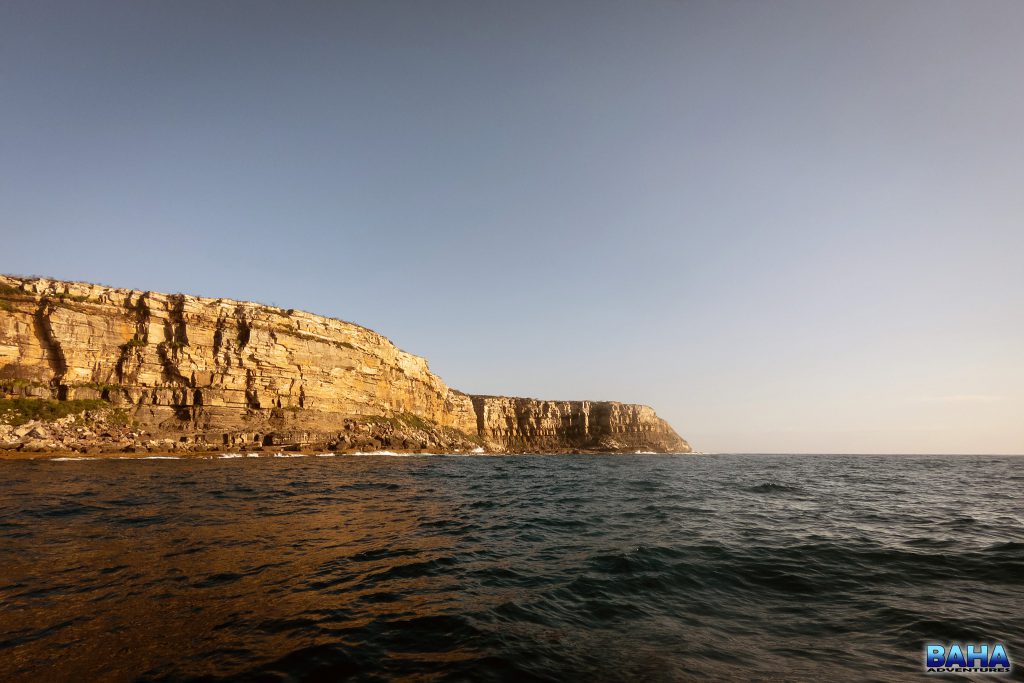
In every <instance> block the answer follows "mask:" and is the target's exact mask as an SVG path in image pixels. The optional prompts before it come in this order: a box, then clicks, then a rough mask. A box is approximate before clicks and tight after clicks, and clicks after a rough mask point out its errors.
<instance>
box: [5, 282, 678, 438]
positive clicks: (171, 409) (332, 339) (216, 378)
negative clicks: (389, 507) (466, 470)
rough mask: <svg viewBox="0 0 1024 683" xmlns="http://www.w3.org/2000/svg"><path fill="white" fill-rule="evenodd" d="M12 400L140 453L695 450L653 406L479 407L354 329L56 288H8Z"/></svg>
mask: <svg viewBox="0 0 1024 683" xmlns="http://www.w3.org/2000/svg"><path fill="white" fill-rule="evenodd" d="M0 390H2V391H4V392H5V393H6V395H7V396H8V397H15V396H17V397H33V398H37V399H49V400H59V401H69V402H75V401H78V402H83V401H102V402H103V403H102V404H101V405H108V404H109V405H110V406H111V407H112V408H117V409H118V410H120V411H123V412H125V413H126V414H127V415H128V417H129V419H130V421H131V424H132V425H134V426H135V431H134V432H130V433H132V434H136V433H137V434H136V436H134V437H131V438H127V440H128V441H129V444H128V446H129V447H130V446H132V445H133V444H135V443H136V442H142V443H149V444H153V443H155V444H157V447H160V446H159V445H160V444H165V445H166V443H174V444H192V445H194V446H195V447H197V448H201V447H222V446H234V445H240V444H245V445H246V446H250V447H251V446H255V447H259V446H263V445H267V446H293V447H295V446H300V447H302V446H309V447H334V448H336V449H339V450H343V449H357V448H366V447H371V448H372V447H389V448H403V449H414V450H415V449H439V450H471V449H474V448H480V447H482V448H484V449H486V450H488V451H534V452H561V451H567V450H605V451H622V450H655V451H662V452H688V451H689V446H688V445H687V444H686V442H685V441H683V440H682V439H681V438H680V437H679V436H678V435H677V434H676V433H675V432H674V431H673V430H672V428H671V427H670V426H669V425H668V424H667V423H665V422H664V421H663V420H661V419H660V418H658V417H657V416H656V415H655V414H654V411H653V410H651V409H650V408H648V407H646V406H637V405H625V404H619V403H609V402H588V401H571V402H558V401H538V400H533V399H521V398H503V397H492V396H476V397H473V396H468V395H466V394H463V393H461V392H458V391H456V390H454V389H451V388H450V387H448V386H447V385H446V384H445V383H444V382H443V381H441V379H440V378H439V377H437V376H436V375H434V374H433V373H431V372H430V370H429V368H428V367H427V362H426V361H425V360H424V359H423V358H420V357H418V356H414V355H411V354H409V353H406V352H404V351H402V350H401V349H399V348H397V347H396V346H395V345H394V344H392V343H391V342H390V341H389V340H388V339H386V338H385V337H382V336H381V335H379V334H377V333H375V332H373V331H371V330H368V329H366V328H363V327H360V326H358V325H354V324H351V323H347V322H343V321H340V320H334V319H331V318H325V317H322V316H317V315H313V314H310V313H305V312H302V311H295V310H287V311H285V310H281V309H278V308H273V307H270V306H264V305H261V304H256V303H251V302H239V301H232V300H228V299H209V298H200V297H193V296H186V295H182V294H160V293H156V292H143V291H138V290H130V289H114V288H110V287H104V286H99V285H91V284H84V283H76V282H63V281H56V280H48V279H40V278H20V277H11V276H0ZM69 405H70V404H69ZM76 405H77V404H76ZM81 405H86V404H85V403H81ZM90 407H93V408H94V407H95V404H90ZM139 434H141V435H143V436H146V437H151V438H148V439H146V440H144V441H143V440H141V437H140V436H139ZM133 439H134V441H133ZM122 440H124V439H122ZM119 443H120V442H119ZM65 445H66V444H65ZM2 447H3V443H2V442H0V448H2ZM147 447H148V448H150V449H151V450H152V449H153V448H154V446H152V445H150V446H147ZM176 447H177V446H176Z"/></svg>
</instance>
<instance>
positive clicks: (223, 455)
mask: <svg viewBox="0 0 1024 683" xmlns="http://www.w3.org/2000/svg"><path fill="white" fill-rule="evenodd" d="M218 457H220V458H225V459H226V458H244V457H245V456H244V455H242V454H241V453H221V454H220V455H219V456H218Z"/></svg>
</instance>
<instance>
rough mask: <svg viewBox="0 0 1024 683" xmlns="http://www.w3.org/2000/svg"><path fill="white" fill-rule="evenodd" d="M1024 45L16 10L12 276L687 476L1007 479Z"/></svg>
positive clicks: (961, 30) (8, 209)
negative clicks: (308, 359) (225, 300)
mask: <svg viewBox="0 0 1024 683" xmlns="http://www.w3.org/2000/svg"><path fill="white" fill-rule="evenodd" d="M1022 36H1024V2H1020V0H1006V1H1002V2H994V1H988V0H960V1H957V2H947V1H942V0H921V1H910V0H883V1H870V0H856V1H855V0H849V1H848V2H838V1H837V2H821V1H820V0H814V1H808V2H785V1H772V2H754V1H747V2H735V1H729V0H721V1H714V2H677V1H670V0H635V1H632V0H631V1H627V0H618V1H600V0H585V1H584V0H581V1H579V2H569V1H563V2H558V1H551V0H543V1H537V2H529V1H522V2H521V1H517V2H508V1H506V0H501V1H494V2H487V1H466V2H456V1H443V0H437V1H432V2H388V1H372V2H371V1H366V2H340V1H339V2H287V3H285V2H266V3H265V2H207V1H203V2H183V1H175V2H117V3H104V2H80V1H78V0H74V1H68V2H47V1H45V0H25V1H20V0H18V1H11V0H8V1H6V2H4V3H2V4H0V238H2V239H0V244H2V247H0V271H3V272H8V273H19V274H41V275H51V276H54V277H60V278H68V279H80V280H88V281H98V282H102V283H107V284H111V285H116V286H124V287H138V288H145V289H155V290H162V291H183V292H188V293H194V294H201V295H209V296H228V297H234V298H239V299H254V300H258V301H264V302H269V303H275V304H277V305H280V306H283V307H295V308H302V309H306V310H310V311H313V312H317V313H322V314H326V315H332V316H336V317H340V318H343V319H346V320H352V321H355V322H359V323H361V324H364V325H367V326H369V327H371V328H373V329H376V330H377V331H379V332H381V333H383V334H385V335H388V336H389V337H391V338H392V339H393V340H394V341H395V342H396V343H397V344H398V345H399V346H401V347H402V348H405V349H407V350H409V351H411V352H413V353H417V354H420V355H423V356H426V357H427V358H428V359H430V362H431V367H432V368H433V369H434V370H435V371H436V372H437V373H438V374H440V375H441V376H442V377H443V378H444V379H445V380H446V381H448V383H449V384H451V385H453V386H455V387H458V388H460V389H463V390H465V391H469V392H480V393H503V394H515V395H525V396H537V397H544V398H566V399H570V398H591V399H616V400H621V401H630V402H634V401H635V402H642V403H648V404H650V405H652V406H654V407H655V408H656V409H657V410H658V411H659V413H661V414H662V415H663V416H665V417H666V418H667V419H668V420H669V421H671V422H672V423H673V424H674V425H675V426H676V427H677V429H678V430H679V431H680V432H681V433H682V434H683V435H684V436H686V437H687V438H689V439H690V440H691V441H692V443H693V444H694V446H695V448H697V449H700V450H704V451H798V452H799V451H811V452H815V451H817V452H820V451H829V452H993V453H995V452H1010V453H1021V452H1024V263H1022V257H1024V132H1022V131H1024V38H1022ZM979 474H982V473H979Z"/></svg>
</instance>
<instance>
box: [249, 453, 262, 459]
mask: <svg viewBox="0 0 1024 683" xmlns="http://www.w3.org/2000/svg"><path fill="white" fill-rule="evenodd" d="M245 457H247V458H258V457H260V454H259V453H246V454H245Z"/></svg>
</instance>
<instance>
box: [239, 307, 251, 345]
mask: <svg viewBox="0 0 1024 683" xmlns="http://www.w3.org/2000/svg"><path fill="white" fill-rule="evenodd" d="M235 322H236V326H237V341H238V348H239V350H241V349H244V348H245V345H246V344H248V343H249V337H250V336H251V335H252V324H251V323H250V322H249V319H248V318H247V317H246V315H245V308H243V307H242V306H236V307H235Z"/></svg>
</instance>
